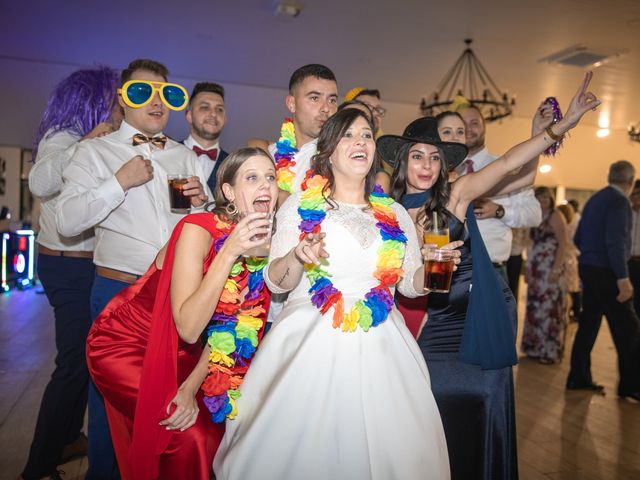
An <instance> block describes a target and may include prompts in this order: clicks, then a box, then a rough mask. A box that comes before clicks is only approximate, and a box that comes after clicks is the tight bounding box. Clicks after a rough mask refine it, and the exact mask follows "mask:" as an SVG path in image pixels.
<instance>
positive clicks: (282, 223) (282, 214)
mask: <svg viewBox="0 0 640 480" xmlns="http://www.w3.org/2000/svg"><path fill="white" fill-rule="evenodd" d="M299 202H300V193H296V194H294V195H291V196H290V197H289V198H288V199H287V200H285V202H284V203H283V204H282V206H281V207H280V209H279V210H278V213H276V232H275V234H274V235H273V238H272V239H271V253H270V254H269V263H268V264H267V266H266V267H265V269H264V273H263V276H264V281H265V283H266V284H267V288H268V289H269V290H271V292H273V293H286V292H288V291H289V290H284V289H282V288H280V287H278V286H277V285H275V284H274V283H273V282H271V280H270V279H269V267H270V266H271V262H273V261H274V260H275V259H276V258H280V257H284V256H285V255H286V254H287V253H289V251H290V250H291V249H292V248H294V247H295V246H296V245H297V244H298V237H299V235H300V231H299V230H298V224H299V223H300V216H299V215H298V203H299Z"/></svg>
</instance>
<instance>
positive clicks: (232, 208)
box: [224, 201, 238, 218]
mask: <svg viewBox="0 0 640 480" xmlns="http://www.w3.org/2000/svg"><path fill="white" fill-rule="evenodd" d="M224 211H225V212H226V214H227V215H229V217H231V218H233V217H235V216H236V215H238V206H237V205H236V204H235V203H234V202H233V201H230V202H229V203H227V204H226V205H225V207H224Z"/></svg>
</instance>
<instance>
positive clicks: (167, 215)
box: [56, 122, 211, 275]
mask: <svg viewBox="0 0 640 480" xmlns="http://www.w3.org/2000/svg"><path fill="white" fill-rule="evenodd" d="M136 133H139V132H138V131H137V130H136V129H135V128H133V127H132V126H131V125H129V124H127V123H126V122H122V125H121V127H120V129H119V130H118V131H117V132H113V133H111V134H109V135H106V136H104V137H100V138H95V139H91V140H86V141H84V142H81V143H79V144H78V147H77V149H76V151H75V153H74V155H73V158H72V160H71V163H70V164H69V166H68V167H67V168H66V169H65V170H64V173H63V177H64V182H65V185H64V188H63V190H62V194H61V195H60V199H59V201H58V211H57V215H56V221H57V226H58V231H59V232H60V233H61V234H62V235H76V234H77V233H79V232H82V231H83V230H85V229H87V228H90V227H92V226H95V232H96V246H95V251H94V263H95V264H96V265H99V266H103V267H108V268H114V269H116V270H121V271H123V272H129V273H134V274H137V275H141V274H143V273H144V272H145V271H146V270H147V268H148V267H149V265H150V264H151V262H152V261H153V260H154V258H155V256H156V254H157V253H158V251H159V250H160V249H161V248H162V246H163V245H164V244H165V243H166V242H167V240H168V239H169V237H170V235H171V232H172V231H173V228H174V227H175V225H176V224H177V223H178V221H179V220H180V219H181V218H182V217H183V215H180V214H175V213H171V211H170V203H169V187H168V185H167V175H168V174H187V175H196V176H198V177H199V178H200V181H201V183H202V184H203V186H204V189H205V193H206V194H207V195H209V196H211V192H209V189H208V187H207V185H206V177H205V175H206V174H205V172H204V170H203V168H202V165H201V164H200V162H198V158H197V156H196V154H195V153H194V152H193V151H191V150H189V149H188V148H187V147H185V146H184V145H182V144H180V143H177V142H175V141H173V140H171V139H168V140H167V143H166V145H165V148H164V149H159V148H157V147H155V146H153V145H152V144H151V143H145V144H142V145H137V146H133V145H132V137H133V135H134V134H136ZM136 155H142V156H143V157H144V158H147V159H150V160H151V163H152V165H153V178H152V179H151V180H150V181H148V182H147V183H145V184H144V185H140V186H138V187H133V188H131V189H129V190H128V191H127V192H124V191H123V189H122V187H121V186H120V183H118V180H117V179H116V177H115V174H116V172H117V171H118V170H119V169H120V167H122V165H124V164H125V163H127V162H128V161H129V160H131V159H132V158H133V157H134V156H136Z"/></svg>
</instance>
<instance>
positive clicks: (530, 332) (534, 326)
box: [521, 211, 567, 362]
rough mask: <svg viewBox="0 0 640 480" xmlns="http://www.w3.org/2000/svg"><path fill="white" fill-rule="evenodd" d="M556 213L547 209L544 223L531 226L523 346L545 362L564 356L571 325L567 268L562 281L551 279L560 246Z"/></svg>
mask: <svg viewBox="0 0 640 480" xmlns="http://www.w3.org/2000/svg"><path fill="white" fill-rule="evenodd" d="M552 214H553V211H551V212H548V213H543V219H542V223H541V224H540V226H539V227H537V228H532V229H531V239H532V240H533V245H532V247H531V251H530V255H529V258H528V260H527V269H526V279H527V312H526V317H525V321H524V330H523V332H522V346H521V349H522V352H523V353H524V354H525V355H527V356H529V357H532V358H537V359H540V360H541V361H543V362H557V361H559V360H560V359H561V358H562V353H563V350H564V339H565V330H566V325H567V321H566V320H567V318H566V303H565V302H566V297H567V291H566V280H565V279H563V277H564V276H565V273H566V272H563V273H562V274H561V276H560V277H561V278H560V279H559V281H557V282H555V283H549V281H548V278H549V274H550V273H551V269H552V267H553V263H554V261H555V259H556V254H557V252H558V246H559V245H558V240H557V239H556V236H555V234H554V232H553V228H552V227H551V223H550V219H551V215H552Z"/></svg>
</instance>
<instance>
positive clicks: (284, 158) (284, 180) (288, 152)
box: [275, 118, 298, 193]
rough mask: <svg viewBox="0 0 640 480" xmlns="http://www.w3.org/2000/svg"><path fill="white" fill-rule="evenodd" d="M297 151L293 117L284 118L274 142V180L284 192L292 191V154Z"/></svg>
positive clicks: (293, 162)
mask: <svg viewBox="0 0 640 480" xmlns="http://www.w3.org/2000/svg"><path fill="white" fill-rule="evenodd" d="M296 153H298V149H297V148H296V134H295V128H294V126H293V119H291V118H285V119H284V123H283V124H282V127H281V128H280V138H279V139H278V142H277V143H276V154H275V160H276V180H277V182H278V188H279V189H280V190H284V191H285V192H289V193H293V179H294V178H295V176H296V175H295V173H293V167H294V166H295V164H296V162H295V161H294V160H293V157H294V155H295V154H296Z"/></svg>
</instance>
